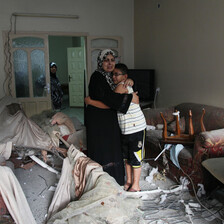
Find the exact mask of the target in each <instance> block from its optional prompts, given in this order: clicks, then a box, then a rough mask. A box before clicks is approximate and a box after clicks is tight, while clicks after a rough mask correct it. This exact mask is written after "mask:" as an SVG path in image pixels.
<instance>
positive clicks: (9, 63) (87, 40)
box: [3, 31, 123, 109]
mask: <svg viewBox="0 0 224 224" xmlns="http://www.w3.org/2000/svg"><path fill="white" fill-rule="evenodd" d="M8 34H9V32H8V31H3V41H4V44H6V43H7V41H8ZM10 35H13V33H12V32H11V33H10ZM16 35H21V36H38V35H39V36H43V35H45V36H46V37H47V39H48V37H49V36H64V37H66V36H70V37H84V38H85V60H86V75H85V77H86V79H85V89H86V95H88V88H87V86H88V83H89V80H90V77H91V75H92V68H91V51H92V50H94V49H105V48H92V47H91V40H93V39H99V38H102V39H115V40H117V41H118V48H115V49H116V50H117V51H118V52H119V54H120V55H119V57H120V61H123V43H122V38H121V37H119V36H90V35H89V33H87V32H54V31H30V32H29V31H17V32H16ZM46 44H47V60H46V61H45V63H46V68H45V69H46V73H47V72H48V74H49V66H48V64H49V46H48V41H47V43H46ZM9 56H10V55H9ZM5 65H6V68H9V67H10V66H12V61H11V59H10V61H6V62H5ZM11 75H12V77H11V78H13V79H14V76H13V73H12V74H11ZM7 78H8V77H5V79H7ZM9 81H10V78H9ZM13 84H14V83H11V87H12V85H13ZM9 85H10V83H7V86H9ZM13 88H14V87H13ZM6 91H7V93H8V94H9V91H8V89H7V90H6ZM49 109H50V108H49Z"/></svg>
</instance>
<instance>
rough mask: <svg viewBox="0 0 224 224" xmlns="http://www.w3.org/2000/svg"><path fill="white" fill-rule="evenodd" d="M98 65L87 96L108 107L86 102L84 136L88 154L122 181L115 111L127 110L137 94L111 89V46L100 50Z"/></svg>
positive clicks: (112, 54) (118, 133)
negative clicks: (104, 107) (116, 91)
mask: <svg viewBox="0 0 224 224" xmlns="http://www.w3.org/2000/svg"><path fill="white" fill-rule="evenodd" d="M97 62H98V68H97V70H96V71H95V72H94V73H93V74H92V76H91V78H90V82H89V96H90V98H91V99H93V100H97V101H101V102H103V103H104V104H106V105H107V106H108V108H107V109H102V108H98V107H96V106H92V105H87V108H86V130H87V132H86V136H87V150H88V156H89V157H90V158H91V159H92V160H94V161H96V162H98V163H99V164H100V165H102V166H103V169H104V171H105V172H107V173H109V174H110V175H111V176H112V177H114V178H115V180H116V181H117V183H118V184H120V185H123V184H124V176H125V175H124V164H123V158H122V152H121V139H120V136H121V135H120V128H119V124H118V119H117V111H120V112H122V113H126V112H127V110H128V108H129V105H130V103H131V101H134V102H138V100H139V99H138V96H137V94H136V93H133V94H119V93H115V92H114V91H113V90H114V88H115V85H114V84H113V80H112V71H113V70H114V67H115V54H114V52H113V51H112V50H111V49H105V50H103V51H100V52H99V55H98V58H97Z"/></svg>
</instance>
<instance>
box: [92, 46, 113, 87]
mask: <svg viewBox="0 0 224 224" xmlns="http://www.w3.org/2000/svg"><path fill="white" fill-rule="evenodd" d="M109 54H111V55H112V56H113V57H114V58H115V53H114V52H113V51H112V50H111V49H105V50H102V51H100V52H99V54H98V58H97V66H98V67H97V70H96V71H98V72H100V73H101V74H102V75H103V76H104V77H105V78H106V80H107V82H108V84H109V85H110V87H111V89H112V90H114V89H115V87H116V85H115V84H114V82H113V80H112V74H111V73H110V72H106V71H104V70H103V68H102V66H103V61H104V60H105V59H106V57H107V55H109Z"/></svg>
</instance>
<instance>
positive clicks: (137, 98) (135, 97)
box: [131, 92, 139, 104]
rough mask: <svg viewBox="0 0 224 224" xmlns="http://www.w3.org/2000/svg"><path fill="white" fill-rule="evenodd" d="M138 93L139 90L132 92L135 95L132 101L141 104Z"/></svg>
mask: <svg viewBox="0 0 224 224" xmlns="http://www.w3.org/2000/svg"><path fill="white" fill-rule="evenodd" d="M137 94H138V92H133V93H132V95H133V97H132V101H131V102H132V103H136V104H139V96H138V95H137Z"/></svg>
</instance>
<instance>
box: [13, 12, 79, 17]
mask: <svg viewBox="0 0 224 224" xmlns="http://www.w3.org/2000/svg"><path fill="white" fill-rule="evenodd" d="M12 16H23V17H48V18H65V19H79V16H77V15H65V14H49V13H21V12H14V13H12Z"/></svg>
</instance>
